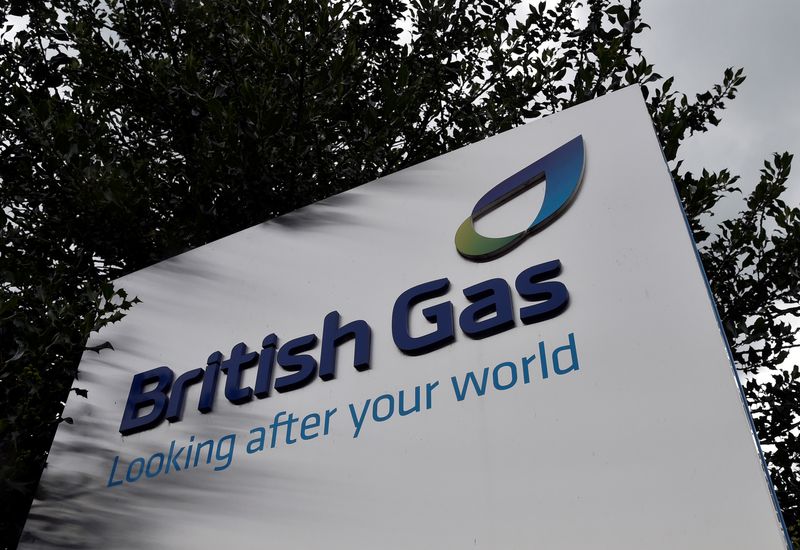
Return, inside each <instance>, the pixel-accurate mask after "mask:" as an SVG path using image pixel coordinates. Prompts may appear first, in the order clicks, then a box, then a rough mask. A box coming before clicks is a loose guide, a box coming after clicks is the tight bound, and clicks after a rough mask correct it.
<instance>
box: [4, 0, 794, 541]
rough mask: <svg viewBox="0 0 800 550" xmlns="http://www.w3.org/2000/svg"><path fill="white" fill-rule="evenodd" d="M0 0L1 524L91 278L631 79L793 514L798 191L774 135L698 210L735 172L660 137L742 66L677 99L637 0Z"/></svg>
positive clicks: (8, 523) (101, 281)
mask: <svg viewBox="0 0 800 550" xmlns="http://www.w3.org/2000/svg"><path fill="white" fill-rule="evenodd" d="M2 2H3V7H4V9H3V10H2V11H3V12H5V13H9V14H12V15H19V16H26V17H27V18H28V19H27V25H26V27H25V28H24V30H22V31H20V32H18V33H16V34H15V35H13V36H12V35H11V34H6V35H5V38H4V39H3V40H1V41H0V89H2V107H0V108H1V109H2V113H1V114H0V120H2V122H1V123H0V124H1V126H0V159H2V161H1V162H0V204H2V213H1V214H0V225H2V227H1V228H0V236H1V238H0V247H2V248H0V273H2V278H1V279H0V292H1V293H2V303H1V304H0V356H2V361H3V363H2V365H3V366H2V371H0V396H2V403H3V407H2V411H3V412H2V417H0V453H1V454H2V456H3V460H2V462H1V463H0V472H2V473H0V480H1V483H2V489H0V503H2V504H0V512H2V518H3V519H2V520H0V521H2V533H3V534H2V540H4V541H6V542H5V544H6V545H7V546H12V547H13V546H14V545H15V544H16V539H17V537H18V534H19V531H20V529H21V527H22V525H23V523H24V520H25V516H26V514H27V509H28V506H29V503H30V500H31V498H32V496H33V494H34V491H35V487H36V484H37V482H38V478H39V475H40V472H41V470H42V468H43V467H44V466H45V465H46V459H47V452H48V448H49V446H50V442H51V440H52V436H53V433H54V429H55V427H56V425H57V424H58V423H60V422H62V421H66V422H72V419H68V418H63V417H62V416H61V411H62V407H63V401H64V400H65V398H66V396H67V395H68V393H69V392H71V391H74V392H76V393H77V394H78V395H79V396H82V397H87V396H86V395H85V392H84V391H83V390H81V388H80V380H79V379H77V381H76V377H77V374H78V373H77V364H78V361H79V359H80V356H81V354H82V353H83V351H84V348H83V346H84V342H85V340H86V337H87V335H88V334H89V333H90V332H91V331H93V330H97V329H98V328H100V327H102V326H103V325H105V324H107V323H111V322H115V321H117V320H119V319H120V318H121V317H122V316H123V315H124V313H125V311H126V310H128V309H129V308H131V307H135V302H136V300H135V298H131V297H129V296H127V294H126V293H125V291H124V289H122V288H115V287H114V286H113V285H112V283H111V282H110V281H111V280H112V279H114V278H116V277H119V276H121V275H122V274H124V273H127V272H130V271H133V270H136V269H139V268H142V267H145V266H147V265H150V264H152V263H154V262H157V261H159V260H161V259H164V258H167V257H169V256H172V255H174V254H177V253H179V252H182V251H185V250H187V249H189V248H193V247H197V246H200V245H202V244H204V243H206V242H209V241H211V240H213V239H216V238H219V237H222V236H225V235H228V234H230V233H233V232H235V231H237V230H240V229H243V228H245V227H248V226H251V225H254V224H256V223H260V222H262V221H264V220H266V219H268V218H271V217H273V216H277V215H280V214H282V213H285V212H288V211H291V210H293V209H295V208H297V207H299V206H302V205H305V204H308V203H310V202H314V201H317V200H319V199H321V198H324V197H327V196H329V195H331V194H333V193H336V192H340V191H343V190H346V189H349V188H351V187H353V186H356V185H359V184H361V183H364V182H367V181H370V180H372V179H375V178H376V177H378V176H380V175H383V174H386V173H390V172H393V171H396V170H398V169H400V168H403V167H405V166H409V165H411V164H415V163H417V162H421V161H423V160H425V159H428V158H431V157H433V156H436V155H439V154H442V153H444V152H446V151H449V150H451V149H454V148H457V147H460V146H463V145H465V144H468V143H471V142H474V141H477V140H479V139H482V138H484V137H487V136H489V135H492V134H495V133H497V132H501V131H504V130H507V129H510V128H513V127H515V126H517V125H520V124H522V123H524V122H526V121H529V120H531V119H535V118H538V117H540V116H544V115H547V114H549V113H554V112H557V111H560V110H562V109H564V108H567V107H569V106H572V105H575V104H578V103H580V102H583V101H586V100H589V99H592V98H594V97H597V96H600V95H603V94H604V93H606V92H608V91H610V90H614V89H617V88H620V87H623V86H625V85H629V84H639V85H641V86H642V90H643V93H644V94H645V97H646V98H647V100H648V106H649V108H650V112H651V114H652V116H653V120H654V124H655V126H656V129H657V132H658V135H659V138H660V139H661V142H662V145H663V147H664V151H665V155H666V158H667V160H668V161H669V162H670V167H671V169H672V173H673V178H674V179H675V182H676V184H677V186H678V189H679V191H680V194H681V198H682V200H683V202H684V206H685V209H686V212H687V215H688V217H689V220H690V222H691V225H692V229H693V231H694V236H695V240H696V241H697V243H698V246H699V247H700V250H701V254H702V258H703V263H704V265H705V266H706V270H707V273H708V276H709V280H710V282H711V285H712V288H713V291H714V295H715V297H716V299H717V303H718V307H719V311H720V314H721V316H722V319H723V322H724V327H725V330H726V334H727V336H728V339H729V341H730V343H731V347H732V350H733V353H734V357H735V359H736V362H737V366H738V367H739V368H740V369H741V370H742V372H743V373H744V375H746V376H748V382H747V386H746V387H747V392H748V398H749V399H750V403H751V406H752V410H753V413H754V415H755V418H756V422H757V424H758V429H759V434H760V437H761V439H762V442H763V443H764V445H765V449H766V450H767V456H768V459H769V461H770V467H771V470H772V473H773V476H774V479H775V484H776V487H777V489H778V494H779V498H780V501H781V505H782V507H783V510H784V514H785V517H786V519H787V522H788V524H789V525H790V528H791V529H793V531H792V534H793V536H794V537H795V538H796V537H798V536H800V531H799V530H800V510H798V508H797V505H798V502H800V501H799V500H798V493H797V491H798V485H797V484H798V465H800V457H799V456H798V452H800V447H798V442H797V436H796V427H797V423H798V415H797V414H796V412H795V411H797V410H800V408H798V406H797V405H798V395H800V394H799V392H798V384H799V383H800V382H799V381H798V379H799V378H800V373H799V372H798V369H797V368H795V369H794V370H785V369H783V367H782V366H781V365H782V362H783V361H784V360H785V359H786V355H787V353H788V349H789V347H791V346H796V345H797V338H796V330H795V329H793V328H792V326H791V324H790V318H791V317H796V314H797V312H798V310H799V309H800V305H799V302H800V296H798V289H800V266H798V261H799V260H798V258H800V253H798V252H800V250H798V248H799V247H800V212H799V211H798V209H797V208H790V207H788V206H787V205H786V204H785V203H783V202H782V200H781V198H780V197H781V194H782V193H783V191H784V190H785V189H786V186H787V185H788V176H789V170H790V165H791V156H790V155H788V154H782V155H775V156H774V157H773V159H772V161H771V162H767V163H765V168H764V170H763V171H762V178H761V181H760V182H759V183H758V184H757V186H756V188H755V191H754V192H753V193H752V194H751V195H750V196H749V198H748V199H747V204H746V210H745V211H744V212H743V213H742V215H741V216H739V217H736V218H734V219H731V220H724V221H722V222H721V223H719V224H716V225H714V226H711V227H707V224H706V223H704V220H706V219H707V216H704V215H707V214H709V213H712V212H713V209H714V206H715V205H716V204H717V202H718V201H719V200H720V199H721V198H722V197H724V196H726V195H729V194H731V193H734V192H736V191H737V189H736V187H735V185H736V182H737V178H736V177H735V176H733V175H731V174H729V173H728V171H726V170H721V171H719V172H708V171H703V173H702V174H701V175H699V176H697V175H694V174H691V173H689V172H686V171H685V170H682V167H681V163H680V161H677V160H676V159H677V158H678V151H679V148H680V145H681V144H682V143H683V141H684V139H685V138H686V137H687V136H689V135H691V134H692V133H695V132H704V131H706V130H707V129H708V128H709V127H710V126H713V125H716V124H717V123H718V118H717V117H718V114H719V112H720V111H721V110H722V109H723V108H724V105H725V101H728V100H730V99H733V98H734V97H735V94H736V91H737V88H738V87H739V86H740V85H741V84H742V82H743V81H744V76H742V71H741V70H738V71H734V70H732V69H729V70H727V71H725V74H724V76H723V80H722V83H721V84H719V85H715V86H714V87H713V88H712V89H711V90H709V91H707V92H704V93H701V94H697V95H696V96H695V98H694V99H690V98H689V97H688V96H686V95H684V94H681V93H677V92H675V91H672V90H671V85H672V79H671V78H670V79H664V78H662V77H661V76H660V75H659V74H657V73H655V72H654V70H653V67H652V65H650V64H648V63H647V61H646V60H645V58H644V57H643V56H642V52H641V51H640V50H639V49H638V48H637V47H636V46H635V44H634V38H635V36H636V35H637V34H638V33H640V32H642V31H643V30H645V29H646V28H647V25H645V24H644V23H643V22H642V21H641V17H640V13H639V1H638V0H629V1H623V0H586V1H581V0H572V1H568V0H560V1H559V2H557V6H554V7H552V8H548V7H547V6H545V4H544V3H543V2H542V3H535V4H531V5H530V6H529V7H524V6H523V7H522V8H520V7H519V6H517V5H516V2H512V1H509V0H484V1H483V2H481V3H474V2H461V1H457V0H441V1H438V2H436V1H433V0H410V1H409V2H401V1H399V0H384V1H381V2H375V1H372V0H361V1H356V0H353V1H344V0H338V1H337V0H324V1H319V0H313V1H312V0H296V1H288V0H283V1H281V0H272V1H265V0H226V1H224V2H223V1H221V0H207V1H205V2H196V1H189V0H121V1H118V0H109V1H105V2H104V1H100V0H49V1H45V0H33V1H32V2H23V1H21V0H11V1H10V3H9V0H2ZM576 8H582V9H584V12H586V13H588V17H583V18H581V17H579V15H578V12H577V11H575V10H576ZM4 32H5V31H4ZM90 352H101V350H99V349H96V350H92V351H90ZM102 353H113V351H111V350H108V351H102ZM752 374H758V375H759V376H758V377H755V376H751V375H752ZM73 383H75V384H77V386H75V387H73ZM88 398H91V396H88ZM76 421H77V419H76ZM793 431H794V433H793Z"/></svg>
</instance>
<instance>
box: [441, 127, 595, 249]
mask: <svg viewBox="0 0 800 550" xmlns="http://www.w3.org/2000/svg"><path fill="white" fill-rule="evenodd" d="M583 166H584V149H583V136H578V137H576V138H575V139H573V140H570V141H568V142H567V143H565V144H564V145H562V146H561V147H559V148H558V149H556V150H555V151H553V152H552V153H549V154H548V155H546V156H544V157H542V158H540V159H539V160H537V161H536V162H534V163H533V164H531V165H529V166H528V167H527V168H523V169H522V170H520V171H519V172H517V173H516V174H514V175H513V176H511V177H510V178H508V179H506V180H504V181H502V182H501V183H500V184H499V185H497V186H495V187H494V188H492V189H491V190H490V191H489V192H488V193H486V194H485V195H484V196H483V197H481V199H480V200H479V201H478V203H477V204H476V205H475V208H474V209H473V210H472V214H470V215H469V216H468V217H467V219H466V220H464V223H462V224H461V226H460V227H459V228H458V231H456V248H457V249H458V252H459V253H460V254H461V255H462V256H464V257H465V258H467V259H469V260H474V261H477V262H483V261H488V260H493V259H495V258H497V257H499V256H502V255H503V254H505V253H506V252H508V251H510V250H511V249H513V248H514V247H516V246H517V245H519V244H520V243H522V241H524V240H525V239H527V238H528V237H530V236H531V235H533V234H534V233H536V232H538V231H541V230H542V229H544V228H545V227H546V226H547V225H548V224H550V223H551V222H553V221H555V219H556V218H558V216H559V215H561V214H562V213H563V212H564V211H565V210H566V209H567V207H569V205H570V203H571V202H572V199H573V198H574V197H575V194H576V193H577V191H578V187H579V186H580V183H581V178H582V176H583ZM542 181H546V183H545V191H544V202H543V203H542V207H541V208H540V209H539V213H538V214H536V217H535V218H534V219H533V221H532V222H531V224H530V225H529V226H528V227H527V228H526V229H524V230H522V231H520V232H519V233H515V234H513V235H508V236H507V237H484V236H483V235H481V234H480V233H478V232H477V231H475V222H476V221H477V220H479V219H480V218H481V217H483V216H485V215H486V214H488V213H489V212H491V211H492V210H494V209H496V208H497V207H499V206H500V205H502V204H505V203H506V202H508V201H510V200H511V199H513V198H514V197H517V196H519V195H520V194H522V193H524V192H525V191H527V190H528V189H530V188H531V187H533V186H534V185H536V184H538V183H541V182H542Z"/></svg>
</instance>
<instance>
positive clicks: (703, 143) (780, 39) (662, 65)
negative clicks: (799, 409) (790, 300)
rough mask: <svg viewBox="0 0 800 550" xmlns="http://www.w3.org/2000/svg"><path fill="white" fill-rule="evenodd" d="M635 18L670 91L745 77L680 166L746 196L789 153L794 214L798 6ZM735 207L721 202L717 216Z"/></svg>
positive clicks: (727, 5)
mask: <svg viewBox="0 0 800 550" xmlns="http://www.w3.org/2000/svg"><path fill="white" fill-rule="evenodd" d="M642 16H643V19H644V21H645V22H647V23H648V24H649V25H650V26H651V27H652V29H650V30H648V31H645V32H644V33H643V34H642V35H640V36H641V38H640V39H639V46H641V48H642V50H643V54H644V56H645V57H646V58H647V60H648V61H649V62H650V63H653V64H654V65H655V70H656V72H658V73H660V74H662V75H664V76H670V75H672V76H675V84H674V86H673V89H676V90H680V91H682V92H684V93H689V92H691V93H692V94H693V93H696V92H702V91H704V90H707V89H708V88H710V87H711V86H712V85H713V84H714V83H716V82H718V81H720V80H721V79H722V73H723V71H724V70H725V68H726V67H743V68H744V72H745V74H746V75H747V80H746V81H745V82H744V84H743V85H742V86H741V88H740V93H739V95H738V97H737V98H736V99H735V100H734V101H732V102H729V103H728V107H727V109H726V110H725V111H723V113H722V117H721V118H722V122H721V124H720V125H719V126H718V127H717V128H713V129H712V130H711V131H709V132H706V133H705V134H700V135H697V136H694V137H692V138H690V139H689V140H688V141H687V142H686V144H685V145H684V146H683V148H682V150H681V154H682V156H683V158H685V159H686V163H685V166H687V167H688V168H689V169H692V170H694V171H696V170H698V169H699V168H701V167H707V168H709V169H714V170H717V169H720V168H725V167H727V168H728V169H730V170H731V172H732V173H734V174H739V175H741V176H742V180H741V181H740V184H739V186H740V187H741V188H742V190H743V191H747V190H748V189H752V188H753V186H754V185H755V184H756V183H757V182H758V178H759V170H760V169H761V167H762V166H763V162H764V160H765V159H766V158H769V157H771V154H772V153H773V152H776V151H777V152H783V151H789V152H790V153H794V154H795V155H796V156H795V161H794V165H793V168H794V170H793V172H792V176H791V177H790V181H789V191H788V192H787V193H786V195H785V196H784V199H785V201H786V203H787V204H789V205H790V206H800V2H798V0H762V1H760V2H755V1H744V0H669V1H667V0H643V2H642ZM738 206H739V205H738V204H737V203H736V202H735V201H729V202H727V203H726V204H724V205H722V209H721V212H720V215H728V214H735V212H736V211H738ZM793 351H794V352H793V353H792V354H791V355H790V357H789V359H788V360H787V362H786V364H787V365H794V364H800V350H793Z"/></svg>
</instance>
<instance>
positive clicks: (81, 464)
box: [21, 87, 786, 550]
mask: <svg viewBox="0 0 800 550" xmlns="http://www.w3.org/2000/svg"><path fill="white" fill-rule="evenodd" d="M117 284H118V286H119V287H121V288H124V289H125V290H126V291H127V292H128V294H129V295H133V296H137V297H138V298H139V299H140V300H141V303H139V304H137V305H136V307H134V308H133V309H132V310H131V311H130V313H129V314H128V315H127V316H126V317H125V318H124V319H123V320H122V321H121V322H119V323H116V324H114V325H112V326H108V327H104V328H103V329H102V331H101V332H100V333H99V334H97V335H94V336H92V340H91V341H90V342H89V345H96V344H99V343H102V342H105V341H109V342H111V344H112V345H113V347H114V349H113V350H103V351H101V353H99V354H97V353H87V354H86V355H84V357H83V359H82V362H81V365H80V371H79V384H80V387H81V388H85V389H87V390H88V399H84V398H82V397H80V396H77V395H71V396H70V398H69V401H68V402H67V406H66V410H65V412H64V415H65V416H69V417H71V418H72V419H73V424H72V425H67V424H62V425H61V426H60V427H59V429H58V433H57V435H56V438H55V441H54V443H53V447H52V449H51V453H50V456H49V460H48V468H47V470H46V471H45V473H44V475H43V477H42V482H41V491H40V492H41V495H42V498H40V499H39V500H37V501H36V502H35V503H34V506H33V509H32V512H31V516H30V519H29V520H28V523H27V525H26V533H25V535H24V538H23V542H22V544H21V548H23V549H31V548H67V547H75V546H81V547H83V548H89V549H91V548H109V547H112V548H115V549H138V548H142V547H145V546H147V547H154V548H165V549H182V548H186V547H189V546H191V547H192V548H200V549H204V548H208V549H213V548H218V547H219V546H220V545H223V544H224V545H226V546H228V547H232V548H233V547H235V548H262V547H264V545H269V546H275V547H286V548H309V549H323V548H324V549H325V550H330V549H347V550H350V549H352V548H382V549H406V548H465V547H470V548H491V549H494V548H520V547H532V546H535V547H541V548H559V549H560V548H563V549H569V548H584V547H589V546H591V547H594V546H599V547H604V548H614V549H615V550H624V549H637V550H638V549H640V548H642V547H643V546H646V547H648V548H654V549H665V550H666V549H670V550H671V549H674V548H682V549H706V548H711V547H725V548H726V549H740V550H750V549H752V548H759V549H762V548H766V549H779V548H786V539H785V536H784V531H783V528H782V524H781V519H780V516H779V515H778V512H777V508H776V506H775V504H774V502H773V497H772V493H771V487H770V484H769V482H768V479H767V477H765V472H764V466H763V463H762V461H761V459H760V455H759V450H758V448H757V446H756V445H755V443H754V441H755V439H754V436H753V432H752V427H751V425H750V423H749V417H748V415H747V409H746V406H745V405H744V403H743V401H742V397H741V394H740V391H739V387H738V385H737V384H738V382H737V380H736V377H735V374H734V371H733V367H732V364H731V362H730V358H729V356H728V355H727V353H726V347H725V346H726V344H725V340H724V337H723V333H722V331H721V329H720V326H719V323H718V320H717V317H716V315H715V309H714V304H713V301H712V300H711V298H710V296H709V292H708V287H707V285H706V283H705V280H704V277H703V272H702V267H701V266H700V264H699V263H698V259H697V256H696V252H695V250H694V246H693V241H692V238H691V234H690V232H689V231H688V229H687V225H686V222H685V219H684V216H683V214H682V209H681V205H680V202H679V200H678V198H677V196H676V194H675V190H674V186H673V184H672V182H671V179H670V174H669V169H668V167H667V166H666V165H665V164H664V160H663V156H662V154H661V151H660V149H659V146H658V141H657V139H656V136H655V134H654V132H653V129H652V125H651V122H650V118H649V116H648V113H647V109H646V106H645V104H644V102H643V100H642V98H641V94H640V92H639V90H638V89H637V88H633V87H632V88H629V89H626V90H623V91H620V92H616V93H613V94H610V95H608V96H605V97H603V98H601V99H599V100H596V101H592V102H588V103H585V104H582V105H579V106H577V107H574V108H572V109H569V110H567V111H564V112H562V113H559V114H557V115H553V116H550V117H547V118H546V119H543V120H539V121H535V122H532V123H531V124H528V125H525V126H522V127H520V128H517V129H514V130H511V131H509V132H505V133H502V134H499V135H496V136H494V137H492V138H490V139H487V140H484V141H481V142H479V143H475V144H473V145H470V146H468V147H465V148H463V149H459V150H456V151H453V152H451V153H448V154H446V155H443V156H441V157H438V158H435V159H431V160H429V161H427V162H424V163H421V164H419V165H416V166H412V167H410V168H407V169H405V170H402V171H400V172H398V173H396V174H392V175H389V176H386V177H384V178H382V179H380V180H378V181H375V182H371V183H368V184H366V185H363V186H361V187H358V188H355V189H353V190H351V191H348V192H346V193H343V194H341V195H339V196H336V197H332V198H330V199H327V200H324V201H321V202H319V203H316V204H313V205H311V206H308V207H306V208H303V209H300V210H298V211H296V212H292V213H290V214H288V215H286V216H283V217H281V218H278V219H275V220H271V221H269V222H266V223H264V224H261V225H258V226H256V227H252V228H250V229H247V230H245V231H242V232H240V233H236V234H234V235H231V236H229V237H226V238H224V239H221V240H219V241H216V242H213V243H210V244H208V245H206V246H203V247H201V248H198V249H196V250H193V251H190V252H188V253H186V254H182V255H180V256H178V257H175V258H172V259H169V260H166V261H164V262H161V263H159V264H156V265H154V266H151V267H149V268H147V269H143V270H141V271H138V272H136V273H132V274H130V275H128V276H126V277H123V278H122V279H120V280H119V281H118V282H117ZM687 450H689V451H687ZM398 525H400V526H402V528H401V529H398Z"/></svg>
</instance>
